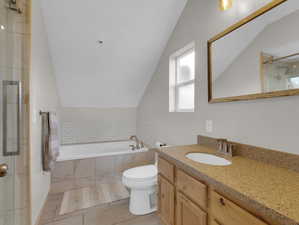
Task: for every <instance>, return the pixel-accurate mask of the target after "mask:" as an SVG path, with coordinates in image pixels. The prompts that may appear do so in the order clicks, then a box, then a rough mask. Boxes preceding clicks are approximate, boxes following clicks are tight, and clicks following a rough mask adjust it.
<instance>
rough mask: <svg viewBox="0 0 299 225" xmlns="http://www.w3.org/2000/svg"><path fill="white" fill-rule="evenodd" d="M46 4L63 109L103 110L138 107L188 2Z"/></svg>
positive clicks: (54, 0) (72, 0)
mask: <svg viewBox="0 0 299 225" xmlns="http://www.w3.org/2000/svg"><path fill="white" fill-rule="evenodd" d="M42 1H43V2H42V3H43V13H44V18H45V23H46V24H45V25H46V29H47V33H48V38H49V45H50V52H51V58H52V61H53V66H54V72H55V75H56V78H57V83H58V89H59V94H60V98H61V103H62V106H66V107H104V108H107V107H136V106H137V105H138V102H139V100H140V99H141V97H142V95H143V93H144V91H145V88H146V85H147V83H148V82H149V80H150V79H151V76H152V74H153V72H154V71H155V69H156V66H157V63H158V61H159V59H160V56H161V54H162V52H163V50H164V47H165V46H166V43H167V41H168V39H169V37H170V35H171V33H172V31H173V29H174V27H175V25H176V23H177V21H178V19H179V17H180V14H181V12H182V10H183V8H184V6H185V4H186V2H187V0H163V1H161V0H151V1H148V0H127V1H124V0H42ZM98 40H101V41H103V44H99V43H97V41H98Z"/></svg>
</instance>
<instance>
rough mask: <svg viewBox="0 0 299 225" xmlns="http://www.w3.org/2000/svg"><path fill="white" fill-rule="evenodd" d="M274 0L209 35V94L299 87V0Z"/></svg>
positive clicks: (245, 93) (228, 95)
mask: <svg viewBox="0 0 299 225" xmlns="http://www.w3.org/2000/svg"><path fill="white" fill-rule="evenodd" d="M274 2H276V3H277V4H276V5H277V6H276V7H274V8H273V7H272V9H270V7H268V8H267V7H265V8H263V9H261V10H260V14H261V15H260V16H258V17H256V18H253V19H252V20H251V21H250V22H248V20H247V22H248V23H247V22H246V20H244V23H243V24H241V26H240V27H237V29H236V28H235V29H232V30H230V31H229V32H227V33H225V35H219V37H220V38H214V40H213V39H212V40H213V41H210V42H211V43H210V49H209V51H210V58H209V60H210V74H209V76H210V85H211V86H210V87H209V88H210V94H211V96H210V97H212V99H210V100H213V99H220V98H231V100H242V99H246V98H245V97H243V98H239V99H238V98H236V99H232V98H233V97H240V96H247V97H248V99H250V95H252V96H254V98H257V97H259V96H258V95H257V94H261V95H260V96H261V97H263V94H265V93H269V92H271V93H272V92H277V91H279V92H280V94H278V95H279V96H282V95H291V94H290V93H287V91H289V90H293V91H294V89H299V29H298V27H299V1H298V0H288V1H283V0H280V1H279V0H276V1H274ZM280 3H281V4H280ZM271 4H272V5H273V3H270V4H269V5H271ZM269 5H268V6H269ZM281 91H285V93H281ZM272 94H273V96H275V93H272ZM296 94H299V90H298V93H296ZM252 96H251V97H252ZM264 97H269V95H268V96H264Z"/></svg>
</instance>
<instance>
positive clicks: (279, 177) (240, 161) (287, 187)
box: [157, 145, 299, 225]
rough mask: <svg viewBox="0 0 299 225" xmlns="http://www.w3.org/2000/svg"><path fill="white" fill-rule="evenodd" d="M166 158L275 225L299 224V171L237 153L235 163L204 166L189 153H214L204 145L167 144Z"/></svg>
mask: <svg viewBox="0 0 299 225" xmlns="http://www.w3.org/2000/svg"><path fill="white" fill-rule="evenodd" d="M157 151H158V153H159V155H160V156H161V157H162V158H165V159H166V160H168V161H169V162H171V163H173V164H175V165H176V166H177V167H178V168H181V169H183V170H184V171H186V172H188V173H189V174H191V175H193V176H194V177H196V178H198V179H200V180H201V181H203V182H205V183H207V184H209V185H211V186H212V187H214V188H215V189H216V190H217V191H219V192H220V193H222V194H223V195H225V196H227V197H228V198H230V199H231V200H233V201H234V202H236V203H237V204H239V205H242V206H243V207H245V209H247V210H248V211H250V212H252V213H254V214H256V215H259V216H261V217H262V218H263V219H264V220H265V221H267V222H268V223H270V224H273V225H298V224H299V214H298V212H299V199H298V196H299V189H298V187H299V173H297V172H294V171H292V170H288V169H285V168H279V167H275V166H273V165H270V164H266V163H263V162H259V161H256V160H251V159H248V158H245V157H240V156H234V157H233V158H232V159H231V160H232V165H230V166H225V167H218V166H210V165H204V164H201V163H196V162H194V161H192V160H190V159H187V158H186V157H185V155H186V154H187V153H189V152H204V153H211V154H214V153H215V150H214V149H213V148H211V147H207V146H204V145H190V146H177V147H167V148H163V149H161V150H157Z"/></svg>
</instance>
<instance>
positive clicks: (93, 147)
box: [57, 141, 148, 162]
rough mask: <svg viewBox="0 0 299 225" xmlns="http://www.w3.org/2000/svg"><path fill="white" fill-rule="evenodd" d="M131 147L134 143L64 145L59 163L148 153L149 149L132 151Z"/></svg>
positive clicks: (61, 148)
mask: <svg viewBox="0 0 299 225" xmlns="http://www.w3.org/2000/svg"><path fill="white" fill-rule="evenodd" d="M130 145H135V142H133V141H118V142H102V143H90V144H74V145H62V146H61V147H60V154H59V157H58V159H57V161H59V162H61V161H67V160H76V159H87V158H96V157H101V156H110V155H122V154H133V153H138V152H146V151H148V149H147V148H142V149H136V150H134V151H133V150H131V148H130Z"/></svg>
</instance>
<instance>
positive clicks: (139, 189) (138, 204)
mask: <svg viewBox="0 0 299 225" xmlns="http://www.w3.org/2000/svg"><path fill="white" fill-rule="evenodd" d="M157 174H158V171H157V167H156V166H155V165H147V166H140V167H135V168H132V169H128V170H126V171H125V172H124V173H123V177H122V181H123V184H124V185H125V186H126V187H127V188H129V189H130V212H131V213H132V214H134V215H145V214H149V213H152V212H154V211H156V210H157V206H156V186H157Z"/></svg>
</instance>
